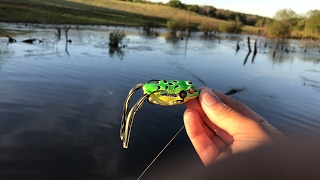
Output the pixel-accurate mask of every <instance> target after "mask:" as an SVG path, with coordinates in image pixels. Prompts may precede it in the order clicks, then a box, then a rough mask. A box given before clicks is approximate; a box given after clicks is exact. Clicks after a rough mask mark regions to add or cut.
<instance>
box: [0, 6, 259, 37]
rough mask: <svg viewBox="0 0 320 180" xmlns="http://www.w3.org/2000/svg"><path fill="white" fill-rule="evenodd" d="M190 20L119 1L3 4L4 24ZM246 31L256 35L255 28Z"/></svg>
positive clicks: (139, 23)
mask: <svg viewBox="0 0 320 180" xmlns="http://www.w3.org/2000/svg"><path fill="white" fill-rule="evenodd" d="M190 15H191V16H190V17H191V19H190V20H191V22H195V23H201V22H209V23H214V24H220V23H230V22H228V21H223V20H219V19H214V18H210V17H206V16H202V15H199V14H196V13H191V14H190ZM188 17H189V15H188V12H187V11H186V10H181V9H176V8H171V7H168V6H160V5H155V4H141V3H130V2H124V1H117V0H66V1H62V0H37V1H35V0H15V1H14V2H13V1H12V0H0V21H1V22H22V23H44V24H87V25H91V24H92V25H122V26H143V25H144V24H145V23H146V22H150V21H151V22H154V23H157V24H159V25H160V26H165V25H166V21H167V20H168V19H174V18H184V19H187V18H188ZM243 29H244V31H246V30H248V31H249V32H251V33H254V32H257V28H255V27H252V26H245V27H244V28H243Z"/></svg>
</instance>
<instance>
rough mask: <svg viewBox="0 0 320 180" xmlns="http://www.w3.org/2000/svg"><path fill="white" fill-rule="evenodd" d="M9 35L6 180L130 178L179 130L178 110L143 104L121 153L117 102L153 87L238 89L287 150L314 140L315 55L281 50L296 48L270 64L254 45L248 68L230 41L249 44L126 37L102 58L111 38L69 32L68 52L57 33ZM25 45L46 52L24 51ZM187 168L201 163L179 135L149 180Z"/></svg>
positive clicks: (1, 127)
mask: <svg viewBox="0 0 320 180" xmlns="http://www.w3.org/2000/svg"><path fill="white" fill-rule="evenodd" d="M10 28H11V31H10V32H11V33H13V34H14V33H17V35H16V36H14V37H15V38H16V39H17V40H18V42H17V43H14V44H9V45H7V38H4V37H1V38H0V176H1V177H3V178H23V179H25V178H31V179H33V178H37V179H38V178H49V177H51V178H53V179H56V178H59V179H63V178H65V179H89V178H90V179H93V178H95V179H135V178H137V177H138V176H139V175H140V173H141V172H142V171H143V170H144V168H145V167H146V166H147V165H148V164H149V163H150V162H151V160H152V159H153V158H154V157H155V156H156V155H157V153H158V152H159V151H160V150H161V149H162V148H163V146H164V145H165V144H166V143H167V142H168V141H169V140H170V139H171V137H172V136H173V135H174V134H175V133H176V132H177V131H178V129H180V127H181V126H182V125H183V120H182V115H183V112H184V110H185V107H184V106H183V105H181V106H176V107H161V106H154V105H150V104H148V103H146V104H145V105H144V106H143V108H142V109H141V110H140V111H139V112H138V113H137V115H136V118H135V122H134V125H133V129H132V135H131V141H130V144H129V149H126V150H125V149H122V144H121V141H120V139H119V125H120V121H121V115H122V114H121V113H122V106H123V102H124V99H125V98H126V96H127V93H128V91H129V90H130V89H131V88H132V87H133V86H134V85H136V84H138V83H144V82H147V81H148V80H150V79H186V80H191V81H193V82H194V83H195V84H196V85H197V86H208V87H211V88H214V89H216V90H219V91H221V92H227V91H229V90H230V89H231V88H238V89H243V91H242V92H240V93H237V94H234V95H231V96H232V97H233V98H235V99H237V100H239V101H241V102H243V103H245V104H246V105H247V106H249V107H250V108H252V109H253V110H255V111H257V112H258V113H259V114H260V115H262V116H263V117H264V118H266V119H267V120H268V121H269V122H270V123H271V124H272V125H274V126H275V127H276V128H278V129H279V130H280V131H282V132H283V133H284V134H285V135H286V136H287V137H288V138H289V139H291V140H292V141H295V140H297V139H299V138H302V137H303V138H314V139H317V138H318V137H320V136H319V129H320V120H319V117H320V112H319V107H320V62H319V60H320V54H319V52H318V49H319V48H317V47H316V46H313V47H311V45H309V44H301V43H300V44H299V43H297V42H294V41H291V42H288V45H291V46H293V44H297V45H299V46H300V47H301V48H297V50H298V52H296V53H289V54H287V53H280V52H277V54H276V56H275V57H274V58H273V57H272V52H273V50H272V49H270V48H269V46H273V47H274V45H273V44H272V40H267V41H268V45H267V47H266V48H264V44H263V42H264V40H265V39H261V40H262V41H261V43H258V44H259V50H258V54H257V55H256V57H255V59H254V60H253V59H252V54H250V56H249V57H248V59H247V61H245V57H246V55H247V47H246V45H245V42H244V41H240V47H241V49H240V51H239V52H237V53H236V40H237V39H238V38H239V39H244V38H246V37H247V36H234V37H231V36H230V35H222V36H223V37H224V38H223V39H222V40H221V41H220V43H219V41H218V40H217V39H213V40H209V39H202V38H200V37H198V36H194V37H192V38H190V39H189V40H188V41H186V40H183V41H179V40H173V39H170V38H165V37H147V36H145V35H143V34H142V33H141V32H140V31H139V30H135V29H131V30H130V29H126V31H127V34H128V35H127V39H129V42H128V47H127V48H125V49H123V50H122V51H121V52H119V51H118V52H117V51H112V50H109V47H108V34H109V33H110V29H108V28H104V29H102V30H101V29H100V30H99V29H85V30H70V31H69V38H70V39H72V43H71V44H68V45H66V43H65V39H64V38H65V37H64V32H63V31H62V32H63V33H62V38H61V40H60V41H56V40H55V35H54V32H55V31H54V30H53V29H31V30H30V29H22V28H16V27H10ZM18 30H19V31H18ZM20 30H23V33H21V31H20ZM18 32H19V33H18ZM226 37H228V38H226ZM28 38H40V39H42V40H43V43H42V44H38V43H34V44H25V43H22V42H21V41H22V40H24V39H28ZM259 42H260V41H259ZM305 46H307V47H308V51H307V53H303V51H304V47H305ZM244 61H245V62H244ZM140 95H141V92H138V93H137V95H135V96H134V97H133V100H132V102H135V101H136V100H138V98H139V97H140ZM307 140H308V139H307ZM310 141H311V140H310ZM312 142H314V141H312ZM185 163H195V164H200V163H201V162H200V160H199V158H198V156H197V154H196V153H195V151H194V149H193V147H192V145H191V143H190V141H189V139H188V138H187V135H186V133H185V131H182V133H181V134H180V135H179V136H178V137H177V138H176V139H175V140H174V141H173V143H172V144H171V145H170V146H169V147H168V149H167V150H166V151H165V152H164V153H163V154H162V155H161V157H160V158H159V159H158V160H157V161H156V163H155V164H154V165H153V166H152V167H151V168H150V170H149V171H148V173H149V177H150V174H152V173H155V172H167V173H168V172H169V173H170V172H171V171H172V173H174V171H173V170H174V168H173V167H176V166H180V165H181V164H185ZM148 173H147V174H146V177H148Z"/></svg>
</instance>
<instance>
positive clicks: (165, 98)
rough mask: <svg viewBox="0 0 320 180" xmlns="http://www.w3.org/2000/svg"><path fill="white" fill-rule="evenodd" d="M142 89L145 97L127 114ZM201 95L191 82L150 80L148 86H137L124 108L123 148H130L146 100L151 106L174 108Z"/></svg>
mask: <svg viewBox="0 0 320 180" xmlns="http://www.w3.org/2000/svg"><path fill="white" fill-rule="evenodd" d="M141 88H142V89H143V95H142V96H141V97H140V99H139V100H138V102H137V103H136V104H135V105H134V106H133V107H132V108H131V110H130V111H129V113H127V112H128V108H129V103H130V98H131V97H132V95H133V94H134V93H135V92H136V91H137V90H139V89H141ZM199 94H200V90H199V89H198V88H196V87H195V86H194V85H193V84H192V82H191V81H181V80H150V81H148V82H147V83H146V84H137V85H136V86H134V87H133V88H132V89H131V90H130V92H129V94H128V96H127V98H126V100H125V102H124V106H123V115H122V121H121V127H120V139H121V140H122V142H123V148H128V144H129V138H130V132H131V127H132V123H133V119H134V115H135V114H136V112H137V111H138V110H139V109H140V108H141V107H142V105H143V103H144V101H145V100H148V102H149V103H150V104H158V105H161V106H174V105H179V104H183V103H185V102H187V101H189V100H191V99H194V98H196V97H198V96H199Z"/></svg>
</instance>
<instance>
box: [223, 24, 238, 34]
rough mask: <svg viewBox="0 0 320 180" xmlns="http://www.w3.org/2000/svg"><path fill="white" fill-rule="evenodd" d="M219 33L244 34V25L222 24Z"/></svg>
mask: <svg viewBox="0 0 320 180" xmlns="http://www.w3.org/2000/svg"><path fill="white" fill-rule="evenodd" d="M219 31H221V32H228V33H237V34H239V33H241V32H242V23H239V22H233V23H231V24H220V25H219Z"/></svg>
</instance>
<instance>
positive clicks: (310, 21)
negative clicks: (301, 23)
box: [306, 10, 320, 34]
mask: <svg viewBox="0 0 320 180" xmlns="http://www.w3.org/2000/svg"><path fill="white" fill-rule="evenodd" d="M306 26H307V28H309V29H310V30H311V31H313V32H315V33H317V34H320V10H310V11H308V12H307V21H306Z"/></svg>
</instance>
